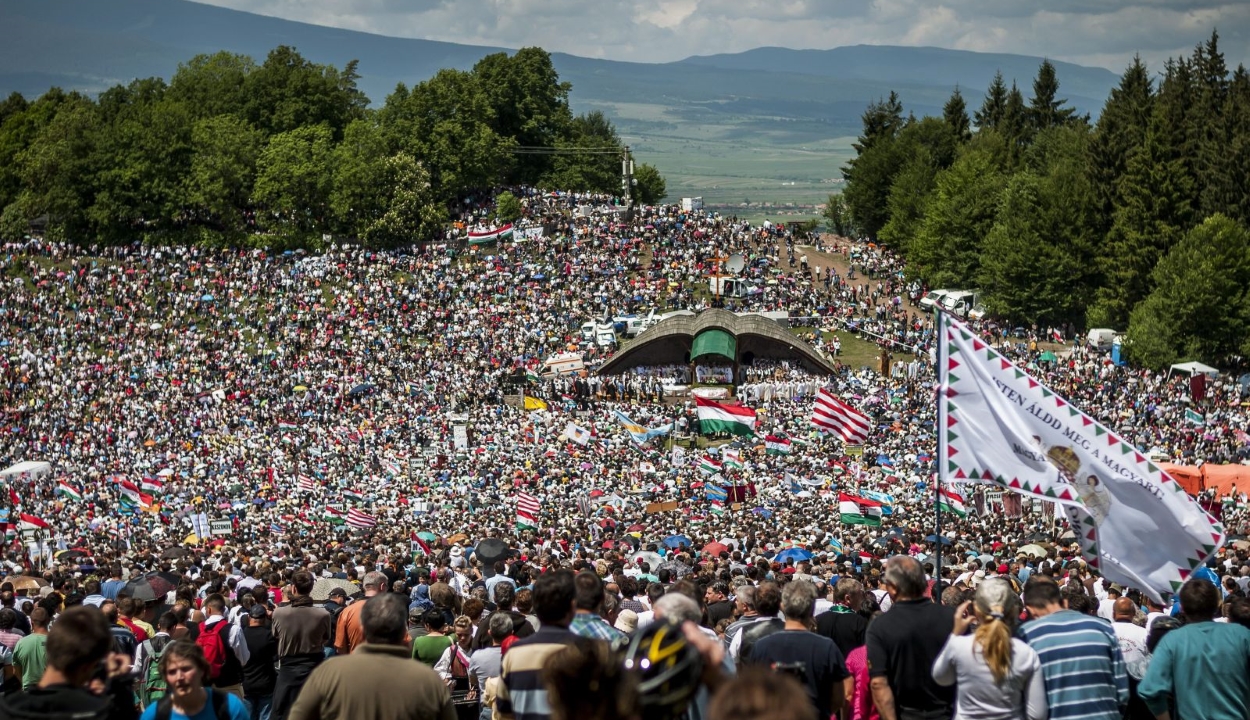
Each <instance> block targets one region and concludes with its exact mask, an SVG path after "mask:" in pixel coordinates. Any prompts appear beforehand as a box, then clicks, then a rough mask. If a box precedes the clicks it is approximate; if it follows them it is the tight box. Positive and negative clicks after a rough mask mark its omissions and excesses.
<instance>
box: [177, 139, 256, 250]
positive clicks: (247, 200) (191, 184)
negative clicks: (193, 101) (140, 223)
mask: <svg viewBox="0 0 1250 720" xmlns="http://www.w3.org/2000/svg"><path fill="white" fill-rule="evenodd" d="M264 144H265V143H264V136H263V135H261V133H260V131H259V130H257V129H256V128H254V127H252V126H251V125H250V124H248V122H247V121H246V120H244V119H243V118H241V117H239V116H237V115H217V116H215V117H210V118H204V119H202V120H200V121H198V122H196V123H195V125H194V126H193V127H192V128H191V171H190V172H189V173H187V177H186V180H185V183H184V193H185V197H186V202H187V205H188V206H189V208H188V210H189V213H188V214H189V215H190V216H191V218H192V219H193V221H194V222H198V223H202V224H204V225H206V226H208V227H211V228H214V229H217V230H221V231H225V232H227V233H238V232H242V231H244V230H245V229H246V227H247V218H246V215H245V213H246V211H247V210H248V209H250V206H251V197H252V188H253V186H254V184H255V182H256V165H257V162H258V161H259V159H260V153H261V149H262V148H263V147H264Z"/></svg>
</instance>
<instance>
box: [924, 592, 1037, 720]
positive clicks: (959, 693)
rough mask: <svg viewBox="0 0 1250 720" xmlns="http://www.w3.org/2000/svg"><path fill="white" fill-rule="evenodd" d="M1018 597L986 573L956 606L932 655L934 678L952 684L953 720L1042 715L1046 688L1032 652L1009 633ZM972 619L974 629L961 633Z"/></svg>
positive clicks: (1033, 719) (1021, 719)
mask: <svg viewBox="0 0 1250 720" xmlns="http://www.w3.org/2000/svg"><path fill="white" fill-rule="evenodd" d="M1019 616H1020V599H1019V598H1018V597H1016V594H1015V592H1014V591H1013V590H1012V589H1011V584H1010V583H1008V582H1007V581H1006V580H1003V579H1002V578H991V579H989V580H986V581H984V582H982V583H981V585H980V586H979V587H977V591H976V597H975V598H974V599H973V600H971V601H969V602H965V603H964V604H962V605H960V606H959V608H958V609H957V610H956V611H955V627H954V629H953V630H952V632H951V636H950V637H949V638H947V640H946V645H944V646H943V647H942V652H941V653H939V654H938V656H937V659H936V660H934V661H933V679H934V680H936V681H937V682H938V684H939V685H955V684H956V683H957V690H956V698H955V720H970V719H971V718H976V720H1046V688H1045V685H1044V684H1043V681H1042V670H1041V663H1040V661H1039V660H1038V657H1037V653H1036V652H1035V651H1034V650H1033V648H1030V647H1029V646H1028V645H1027V644H1025V643H1024V642H1023V641H1021V640H1017V639H1015V638H1014V637H1012V631H1013V630H1014V626H1015V620H1016V618H1018V617H1019ZM974 620H975V622H976V626H977V627H976V631H975V632H973V634H972V635H965V634H964V633H966V632H967V631H968V628H969V627H970V626H971V625H972V624H973V622H974Z"/></svg>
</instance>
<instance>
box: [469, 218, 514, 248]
mask: <svg viewBox="0 0 1250 720" xmlns="http://www.w3.org/2000/svg"><path fill="white" fill-rule="evenodd" d="M510 237H512V223H508V224H507V225H504V226H502V227H497V228H491V229H490V230H477V231H473V232H470V233H469V244H470V245H484V244H486V243H493V242H497V241H499V240H503V239H505V238H510Z"/></svg>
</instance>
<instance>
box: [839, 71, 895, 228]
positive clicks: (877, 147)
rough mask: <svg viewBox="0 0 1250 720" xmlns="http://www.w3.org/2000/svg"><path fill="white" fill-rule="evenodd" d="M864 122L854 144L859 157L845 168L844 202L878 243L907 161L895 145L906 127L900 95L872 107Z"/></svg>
mask: <svg viewBox="0 0 1250 720" xmlns="http://www.w3.org/2000/svg"><path fill="white" fill-rule="evenodd" d="M862 120H863V125H864V129H863V132H862V133H861V134H860V136H859V139H858V140H857V141H856V142H855V143H854V144H853V146H854V148H855V152H856V156H855V157H854V158H852V159H851V160H849V161H848V162H847V163H846V165H845V166H844V167H843V168H842V177H843V179H845V181H846V189H845V190H843V191H842V199H843V201H844V202H845V203H846V207H847V209H848V210H849V212H850V214H851V217H852V219H853V222H854V225H855V227H856V228H857V229H858V230H859V231H860V232H862V233H863V234H864V235H866V236H867V237H869V238H872V239H874V240H875V239H876V238H877V233H878V232H880V230H881V228H882V227H884V226H885V223H886V221H887V220H889V215H888V212H887V209H886V201H887V198H888V197H889V195H890V186H891V184H892V183H893V182H894V174H895V173H897V172H898V170H899V168H900V167H901V166H902V163H903V160H904V158H903V156H902V154H901V153H900V152H899V150H898V148H897V147H896V146H895V140H896V139H897V138H898V133H899V131H900V130H902V128H903V125H904V123H903V104H902V102H901V101H900V100H899V97H898V94H897V93H894V92H890V97H889V98H888V99H887V100H884V101H877V102H875V103H872V104H871V105H869V106H868V109H867V110H865V111H864V115H863V117H862Z"/></svg>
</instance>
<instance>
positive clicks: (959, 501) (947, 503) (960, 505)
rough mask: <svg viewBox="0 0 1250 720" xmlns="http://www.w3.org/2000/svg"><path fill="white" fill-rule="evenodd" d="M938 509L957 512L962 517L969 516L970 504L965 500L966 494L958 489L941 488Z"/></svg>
mask: <svg viewBox="0 0 1250 720" xmlns="http://www.w3.org/2000/svg"><path fill="white" fill-rule="evenodd" d="M938 509H939V510H945V511H946V512H951V513H955V514H956V515H958V516H959V517H961V518H963V517H968V506H967V504H966V502H965V500H964V496H963V495H960V494H959V491H958V490H954V489H951V490H947V489H946V488H939V489H938Z"/></svg>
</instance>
